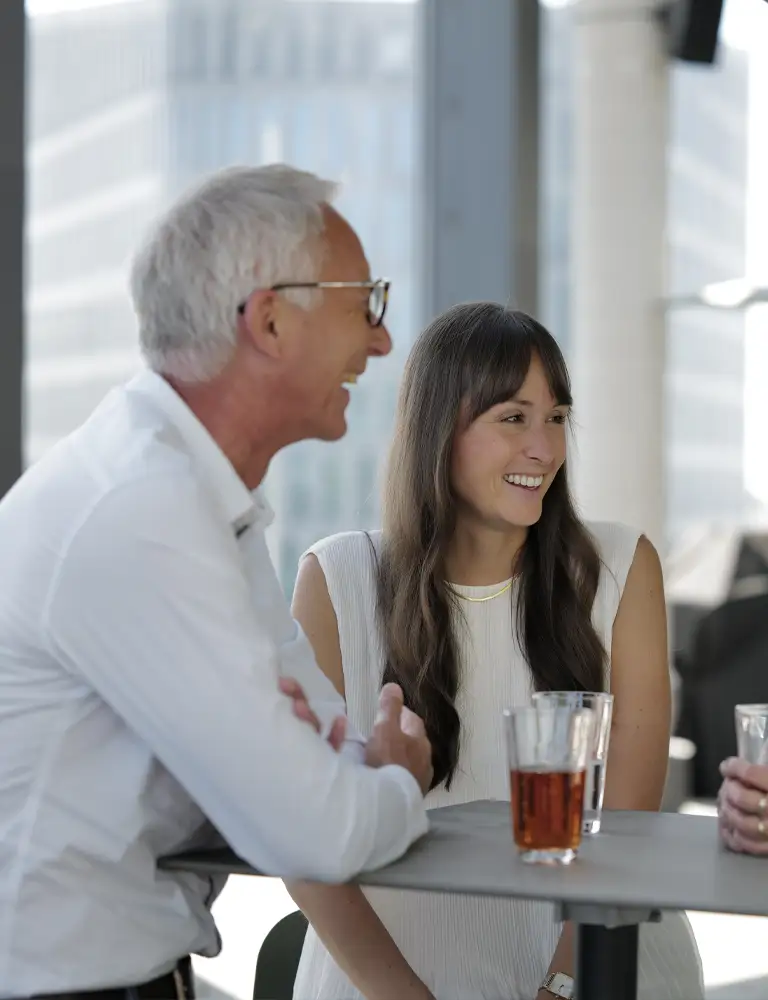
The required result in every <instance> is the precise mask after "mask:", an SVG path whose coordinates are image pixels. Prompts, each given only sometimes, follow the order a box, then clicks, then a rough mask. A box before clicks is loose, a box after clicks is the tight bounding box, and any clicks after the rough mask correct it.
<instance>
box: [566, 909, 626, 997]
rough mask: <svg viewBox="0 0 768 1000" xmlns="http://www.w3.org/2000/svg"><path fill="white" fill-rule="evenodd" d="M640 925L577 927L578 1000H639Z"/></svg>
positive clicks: (586, 925) (579, 925)
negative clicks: (638, 957)
mask: <svg viewBox="0 0 768 1000" xmlns="http://www.w3.org/2000/svg"><path fill="white" fill-rule="evenodd" d="M637 942H638V925H637V924H627V925H626V926H624V927H616V928H613V929H609V928H608V927H601V926H600V925H599V924H577V928H576V996H577V998H578V1000H636V998H637Z"/></svg>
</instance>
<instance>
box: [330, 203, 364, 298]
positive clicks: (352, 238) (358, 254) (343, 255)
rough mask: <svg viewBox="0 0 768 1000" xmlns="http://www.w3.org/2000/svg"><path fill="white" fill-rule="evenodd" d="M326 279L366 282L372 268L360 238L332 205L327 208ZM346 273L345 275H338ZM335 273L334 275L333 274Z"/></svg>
mask: <svg viewBox="0 0 768 1000" xmlns="http://www.w3.org/2000/svg"><path fill="white" fill-rule="evenodd" d="M324 214H325V231H324V234H323V235H324V238H325V245H326V253H325V260H324V263H323V271H324V272H327V273H324V277H325V279H326V280H328V281H332V280H337V281H345V280H346V281H366V280H367V279H368V278H370V267H369V265H368V261H367V259H366V256H365V251H364V250H363V246H362V244H361V242H360V238H359V237H358V235H357V233H356V232H355V231H354V229H353V228H352V226H351V225H350V224H349V223H348V222H347V220H346V219H345V218H344V217H343V216H342V215H340V214H339V213H338V212H337V211H336V209H334V208H332V207H331V206H330V205H328V206H326V208H325V210H324ZM340 271H344V272H345V273H343V274H341V273H336V272H340ZM331 272H333V273H331Z"/></svg>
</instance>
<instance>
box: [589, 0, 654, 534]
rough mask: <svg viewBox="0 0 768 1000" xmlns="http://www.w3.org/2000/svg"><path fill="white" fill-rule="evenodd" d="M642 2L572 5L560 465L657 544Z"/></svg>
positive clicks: (648, 116)
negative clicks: (568, 439)
mask: <svg viewBox="0 0 768 1000" xmlns="http://www.w3.org/2000/svg"><path fill="white" fill-rule="evenodd" d="M652 6H653V5H649V4H647V3H645V2H643V0H580V3H579V4H578V5H577V7H576V8H575V19H576V25H575V31H574V45H575V53H574V55H575V93H574V103H575V107H574V113H575V121H574V125H575V128H574V143H575V148H574V157H575V163H574V185H573V199H572V206H573V215H572V230H571V231H572V241H573V242H572V289H573V291H572V300H571V301H572V306H571V308H572V341H571V343H572V350H571V352H570V353H571V364H572V370H573V378H574V403H575V407H574V416H575V419H576V428H577V429H576V442H575V447H574V448H573V449H572V456H573V458H572V459H571V462H570V465H571V468H572V471H573V480H574V484H575V492H576V496H577V499H578V501H579V503H580V506H581V509H582V511H583V513H584V515H585V516H586V517H587V518H590V519H594V520H620V521H624V522H626V523H629V524H631V525H634V526H635V527H637V528H639V529H641V530H643V531H645V532H646V533H647V535H648V536H649V538H650V539H651V540H652V541H653V542H654V544H656V545H657V547H659V548H660V549H661V550H662V551H663V547H664V419H663V401H664V360H665V343H664V341H665V336H664V329H665V321H664V314H663V309H662V306H661V300H662V298H663V296H664V286H665V270H666V268H665V219H666V174H667V168H666V147H667V126H668V121H667V117H668V74H669V69H668V61H667V57H666V55H665V50H664V38H663V32H662V29H661V27H660V25H659V24H658V23H657V21H656V20H655V17H654V15H653V12H652Z"/></svg>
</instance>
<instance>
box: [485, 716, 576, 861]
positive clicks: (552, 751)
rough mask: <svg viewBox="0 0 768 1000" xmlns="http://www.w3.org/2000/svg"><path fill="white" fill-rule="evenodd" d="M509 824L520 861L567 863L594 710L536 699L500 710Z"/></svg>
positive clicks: (571, 854)
mask: <svg viewBox="0 0 768 1000" xmlns="http://www.w3.org/2000/svg"><path fill="white" fill-rule="evenodd" d="M504 719H505V726H506V733H507V752H508V757H509V774H510V785H511V799H512V828H513V834H514V839H515V843H516V844H517V847H518V849H519V851H520V856H521V858H522V860H523V861H526V862H530V863H540V864H541V863H543V864H563V865H567V864H570V862H571V861H573V859H574V858H575V857H576V852H577V851H578V848H579V845H580V843H581V825H582V819H583V812H584V791H585V787H586V766H587V761H588V759H589V752H590V750H591V747H592V734H593V729H594V720H595V714H594V712H593V711H592V710H591V709H589V708H574V707H572V706H570V705H565V706H558V705H550V704H548V703H545V702H542V703H541V704H534V705H531V706H528V707H526V708H514V709H509V710H508V711H506V712H505V713H504Z"/></svg>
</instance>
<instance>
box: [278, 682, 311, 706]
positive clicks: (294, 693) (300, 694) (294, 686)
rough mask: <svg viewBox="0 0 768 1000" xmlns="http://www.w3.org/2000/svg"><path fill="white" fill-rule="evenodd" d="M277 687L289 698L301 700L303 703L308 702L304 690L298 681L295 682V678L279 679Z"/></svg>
mask: <svg viewBox="0 0 768 1000" xmlns="http://www.w3.org/2000/svg"><path fill="white" fill-rule="evenodd" d="M277 686H278V688H279V689H280V691H282V693H283V694H285V695H287V696H288V697H289V698H301V699H302V700H303V701H306V700H307V696H306V695H305V694H304V688H303V687H302V686H301V684H299V682H298V681H296V680H294V679H293V677H278V679H277Z"/></svg>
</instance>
